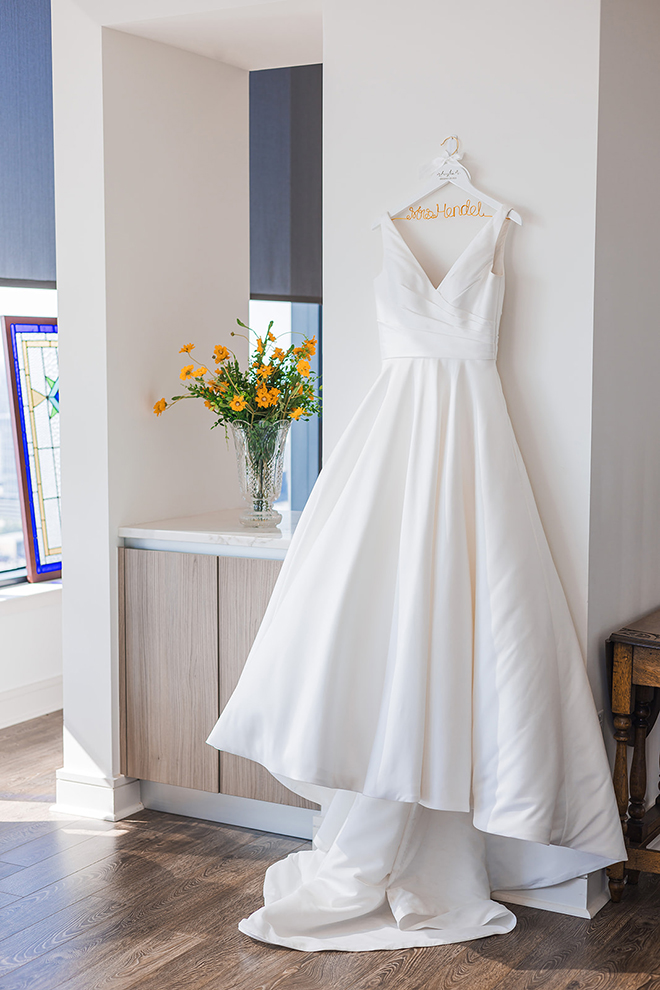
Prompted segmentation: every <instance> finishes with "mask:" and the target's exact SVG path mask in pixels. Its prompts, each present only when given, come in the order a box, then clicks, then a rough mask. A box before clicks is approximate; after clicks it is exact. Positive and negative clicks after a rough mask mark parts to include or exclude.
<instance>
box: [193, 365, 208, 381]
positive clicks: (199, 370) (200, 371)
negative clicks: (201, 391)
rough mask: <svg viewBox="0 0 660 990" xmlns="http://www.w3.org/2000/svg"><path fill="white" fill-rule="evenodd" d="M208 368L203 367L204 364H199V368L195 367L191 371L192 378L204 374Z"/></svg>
mask: <svg viewBox="0 0 660 990" xmlns="http://www.w3.org/2000/svg"><path fill="white" fill-rule="evenodd" d="M208 370H209V369H208V368H205V367H204V365H201V366H200V367H199V368H196V369H195V371H193V378H201V377H202V375H205V374H206V372H207V371H208Z"/></svg>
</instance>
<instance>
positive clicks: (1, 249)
mask: <svg viewBox="0 0 660 990" xmlns="http://www.w3.org/2000/svg"><path fill="white" fill-rule="evenodd" d="M0 285H39V286H50V287H54V285H55V202H54V190H53V94H52V82H51V42H50V0H0Z"/></svg>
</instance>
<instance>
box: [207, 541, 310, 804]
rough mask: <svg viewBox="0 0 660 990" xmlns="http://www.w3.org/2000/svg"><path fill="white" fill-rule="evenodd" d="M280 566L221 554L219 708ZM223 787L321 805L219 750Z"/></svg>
mask: <svg viewBox="0 0 660 990" xmlns="http://www.w3.org/2000/svg"><path fill="white" fill-rule="evenodd" d="M281 567H282V561H280V560H259V559H257V558H252V557H219V558H218V615H219V629H220V708H221V709H223V708H224V707H225V705H226V704H227V702H228V701H229V699H230V697H231V695H232V692H233V690H234V688H235V687H236V684H237V683H238V679H239V677H240V676H241V672H242V670H243V667H244V665H245V661H246V660H247V656H248V653H249V652H250V649H251V647H252V643H253V642H254V639H255V636H256V635H257V632H258V630H259V626H260V625H261V620H262V619H263V616H264V612H265V611H266V607H267V605H268V601H269V599H270V596H271V594H272V591H273V587H274V585H275V582H276V580H277V577H278V575H279V572H280V570H281ZM220 790H221V792H222V793H223V794H235V795H237V796H238V797H247V798H256V799H257V800H259V801H271V802H273V803H275V804H289V805H294V806H295V807H297V808H318V805H316V804H312V803H311V802H310V801H305V800H304V799H303V798H300V797H298V795H297V794H294V793H293V792H292V791H290V790H288V789H287V788H286V787H284V786H283V785H282V784H280V782H279V781H278V780H275V778H274V777H273V776H271V774H269V773H268V771H267V770H266V769H265V768H264V767H262V766H260V765H259V764H258V763H254V762H253V761H252V760H246V759H244V758H243V757H241V756H233V755H232V754H230V753H221V754H220Z"/></svg>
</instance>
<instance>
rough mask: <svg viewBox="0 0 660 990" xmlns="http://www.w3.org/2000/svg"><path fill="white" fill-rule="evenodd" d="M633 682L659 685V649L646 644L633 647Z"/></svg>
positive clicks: (650, 685)
mask: <svg viewBox="0 0 660 990" xmlns="http://www.w3.org/2000/svg"><path fill="white" fill-rule="evenodd" d="M632 679H633V684H643V685H644V686H646V687H660V650H651V649H649V648H648V647H647V646H634V647H633V674H632Z"/></svg>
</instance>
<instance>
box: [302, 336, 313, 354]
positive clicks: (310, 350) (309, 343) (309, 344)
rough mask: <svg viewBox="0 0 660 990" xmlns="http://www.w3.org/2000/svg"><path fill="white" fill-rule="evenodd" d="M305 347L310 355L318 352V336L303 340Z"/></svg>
mask: <svg viewBox="0 0 660 990" xmlns="http://www.w3.org/2000/svg"><path fill="white" fill-rule="evenodd" d="M303 347H304V348H305V350H306V351H307V353H308V354H309V355H310V357H311V355H312V354H316V337H311V338H310V339H309V340H303Z"/></svg>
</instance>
